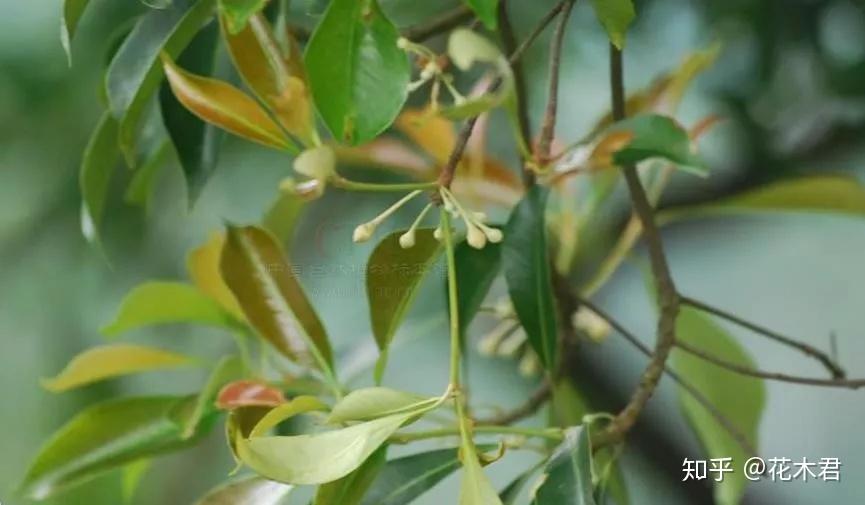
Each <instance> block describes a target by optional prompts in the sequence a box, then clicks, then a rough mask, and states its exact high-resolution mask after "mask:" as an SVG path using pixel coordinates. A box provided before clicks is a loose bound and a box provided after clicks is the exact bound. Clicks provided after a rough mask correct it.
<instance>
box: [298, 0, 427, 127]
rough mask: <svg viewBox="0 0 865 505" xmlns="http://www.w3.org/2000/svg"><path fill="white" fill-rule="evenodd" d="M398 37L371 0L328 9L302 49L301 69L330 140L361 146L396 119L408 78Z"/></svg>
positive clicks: (339, 1)
mask: <svg viewBox="0 0 865 505" xmlns="http://www.w3.org/2000/svg"><path fill="white" fill-rule="evenodd" d="M398 38H399V32H398V31H397V29H396V27H395V26H394V25H393V24H392V23H391V22H390V21H389V20H388V19H387V18H386V17H385V15H384V13H383V12H382V11H381V9H380V8H379V5H378V2H377V1H376V0H333V1H331V2H330V4H329V5H328V8H327V10H326V11H325V13H324V17H323V18H322V19H321V21H320V22H319V24H318V26H317V27H316V29H315V32H314V33H313V35H312V38H311V39H310V41H309V44H308V45H307V48H306V66H307V70H308V72H309V81H310V84H311V86H312V94H313V97H314V98H315V104H316V106H317V107H318V111H319V113H321V116H322V118H323V119H324V122H325V123H326V124H327V126H328V128H329V129H330V131H331V132H332V133H333V135H334V137H336V138H338V139H341V140H343V141H345V142H346V143H349V144H361V143H364V142H366V141H368V140H371V139H373V138H374V137H376V136H377V135H378V134H379V133H381V132H382V131H383V130H384V129H385V128H387V127H388V126H389V125H390V124H391V122H393V120H394V118H396V116H397V113H399V110H400V108H401V107H402V105H403V103H404V102H405V99H406V96H407V94H408V82H409V77H410V68H409V63H408V57H407V56H406V54H405V53H404V52H403V51H402V50H401V49H400V48H398V47H397V39H398ZM334 62H339V63H338V64H334Z"/></svg>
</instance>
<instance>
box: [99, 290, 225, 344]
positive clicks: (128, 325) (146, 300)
mask: <svg viewBox="0 0 865 505" xmlns="http://www.w3.org/2000/svg"><path fill="white" fill-rule="evenodd" d="M173 323H194V324H205V325H212V326H222V327H227V328H237V327H238V325H239V324H240V323H238V321H237V319H236V318H234V317H233V316H232V315H231V314H229V313H228V312H226V311H225V310H223V309H222V307H220V306H219V304H218V303H216V301H214V300H212V299H211V298H209V297H207V296H205V295H204V294H203V293H202V292H201V291H199V290H198V289H196V288H195V286H190V285H189V284H184V283H181V282H162V281H151V282H145V283H144V284H141V285H138V286H136V287H135V288H134V289H133V290H132V291H130V292H129V294H127V295H126V297H125V298H124V299H123V301H122V302H120V310H119V311H118V313H117V316H116V317H115V318H114V320H113V321H112V322H110V323H108V325H107V326H105V327H104V328H102V333H104V334H105V335H107V336H116V335H119V334H121V333H123V332H126V331H129V330H134V329H137V328H142V327H145V326H150V325H156V324H173Z"/></svg>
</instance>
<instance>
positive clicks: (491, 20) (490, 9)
mask: <svg viewBox="0 0 865 505" xmlns="http://www.w3.org/2000/svg"><path fill="white" fill-rule="evenodd" d="M463 1H464V2H465V3H466V5H468V6H469V7H470V8H471V9H472V10H473V11H474V12H475V15H476V16H477V17H478V19H480V20H481V22H483V24H484V26H486V27H487V28H489V29H490V30H495V29H496V26H497V25H498V21H499V17H498V9H499V0H463Z"/></svg>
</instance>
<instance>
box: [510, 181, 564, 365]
mask: <svg viewBox="0 0 865 505" xmlns="http://www.w3.org/2000/svg"><path fill="white" fill-rule="evenodd" d="M548 195H549V192H548V190H547V189H545V188H543V187H541V186H533V187H532V188H531V189H530V190H529V191H528V192H527V193H526V196H525V197H524V198H523V199H522V200H521V201H520V203H518V204H517V206H516V207H515V208H514V210H513V212H512V213H511V217H510V219H509V220H508V224H507V226H506V227H505V238H504V241H503V242H502V268H503V270H504V273H505V279H506V280H507V283H508V292H509V293H510V297H511V301H512V302H513V305H514V310H515V311H516V313H517V317H518V318H519V320H520V324H522V326H523V328H524V329H525V331H526V334H527V335H528V337H529V343H530V344H531V345H532V348H533V349H534V350H535V352H536V353H537V355H538V358H540V360H541V363H542V364H543V365H544V367H545V368H546V369H547V370H553V369H554V368H555V363H556V345H557V344H556V334H557V329H556V312H555V307H554V301H553V288H552V281H551V277H550V266H549V251H548V249H547V227H546V222H545V220H544V209H545V208H546V204H547V196H548Z"/></svg>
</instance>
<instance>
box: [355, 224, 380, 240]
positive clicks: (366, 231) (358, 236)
mask: <svg viewBox="0 0 865 505" xmlns="http://www.w3.org/2000/svg"><path fill="white" fill-rule="evenodd" d="M373 233H375V224H373V223H363V224H361V225H358V227H357V228H355V229H354V234H352V236H351V239H352V240H353V241H354V242H355V243H360V242H366V241H367V240H369V239H370V238H372V235H373Z"/></svg>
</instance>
